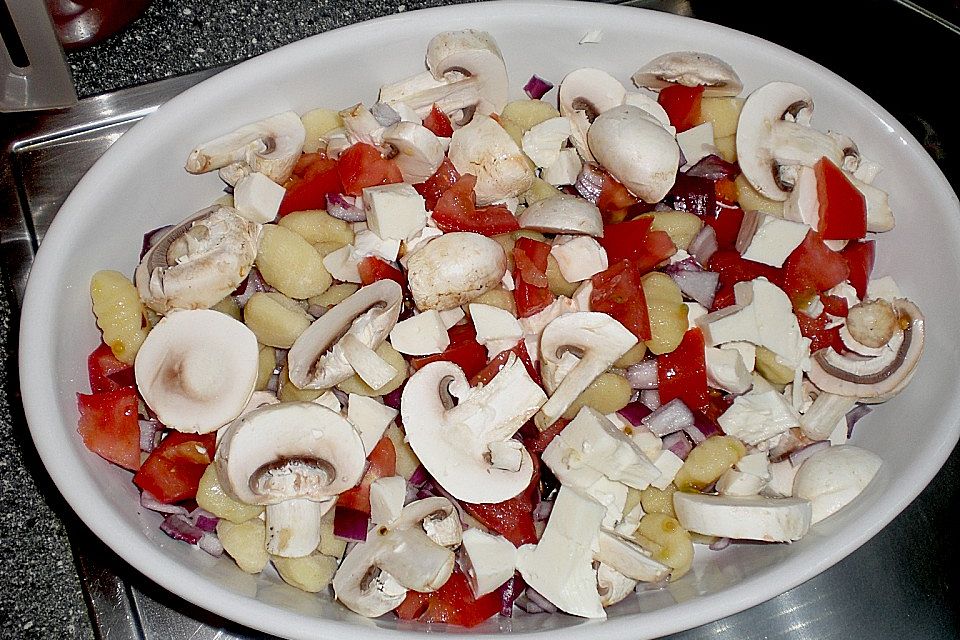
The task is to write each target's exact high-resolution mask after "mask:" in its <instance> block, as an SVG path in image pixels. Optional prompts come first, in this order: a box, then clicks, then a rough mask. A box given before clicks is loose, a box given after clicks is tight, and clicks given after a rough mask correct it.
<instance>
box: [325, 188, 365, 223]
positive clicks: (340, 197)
mask: <svg viewBox="0 0 960 640" xmlns="http://www.w3.org/2000/svg"><path fill="white" fill-rule="evenodd" d="M327 213H328V214H330V215H331V216H332V217H334V218H337V219H338V220H343V221H344V222H363V221H365V220H366V219H367V212H366V211H364V210H363V207H358V206H357V199H356V198H354V197H352V196H348V195H344V194H342V193H328V194H327Z"/></svg>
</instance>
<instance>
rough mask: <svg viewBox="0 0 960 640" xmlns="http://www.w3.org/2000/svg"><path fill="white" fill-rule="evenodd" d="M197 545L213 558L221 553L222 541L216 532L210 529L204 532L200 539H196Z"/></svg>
mask: <svg viewBox="0 0 960 640" xmlns="http://www.w3.org/2000/svg"><path fill="white" fill-rule="evenodd" d="M197 546H198V547H200V548H201V549H203V550H204V551H206V552H207V553H209V554H210V555H212V556H213V557H214V558H219V557H220V556H222V555H223V543H222V542H220V538H219V537H217V534H216V533H213V532H210V531H207V532H204V534H203V536H201V537H200V540H198V541H197Z"/></svg>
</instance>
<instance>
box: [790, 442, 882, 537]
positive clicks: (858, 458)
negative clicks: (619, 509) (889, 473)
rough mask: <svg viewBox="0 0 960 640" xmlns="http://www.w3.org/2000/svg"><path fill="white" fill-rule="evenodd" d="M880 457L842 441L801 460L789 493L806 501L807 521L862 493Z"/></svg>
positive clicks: (846, 502)
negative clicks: (809, 517)
mask: <svg viewBox="0 0 960 640" xmlns="http://www.w3.org/2000/svg"><path fill="white" fill-rule="evenodd" d="M881 464H882V461H881V460H880V457H879V456H877V455H875V454H873V453H871V452H870V451H867V450H866V449H861V448H859V447H855V446H853V445H849V444H844V445H839V446H834V447H828V448H827V449H824V450H823V451H818V452H817V453H815V454H813V455H812V456H810V457H809V458H807V459H806V460H804V461H803V464H802V465H800V469H799V470H798V471H797V475H796V476H795V477H794V480H793V495H794V497H797V498H803V499H805V500H809V501H810V503H811V507H812V509H813V517H812V518H811V524H813V523H817V522H819V521H821V520H823V519H824V518H826V517H827V516H829V515H831V514H833V513H835V512H837V511H839V510H840V508H841V507H843V506H845V505H846V504H848V503H849V502H850V501H852V500H853V499H854V498H856V497H857V496H858V495H860V492H862V491H863V490H864V489H865V488H866V487H867V485H868V484H870V480H872V479H873V476H874V475H876V473H877V471H878V470H879V469H880V465H881Z"/></svg>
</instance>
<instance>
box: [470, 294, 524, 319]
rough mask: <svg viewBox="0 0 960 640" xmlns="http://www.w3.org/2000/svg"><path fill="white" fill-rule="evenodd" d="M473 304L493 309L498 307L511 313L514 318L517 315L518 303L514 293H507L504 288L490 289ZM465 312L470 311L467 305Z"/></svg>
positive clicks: (472, 301) (473, 301)
mask: <svg viewBox="0 0 960 640" xmlns="http://www.w3.org/2000/svg"><path fill="white" fill-rule="evenodd" d="M470 303H471V304H488V305H490V306H491V307H497V308H498V309H503V310H504V311H509V312H510V313H512V314H513V315H514V316H516V315H517V301H516V300H515V299H514V297H513V292H512V291H507V290H506V289H504V288H503V287H497V288H496V289H490V290H489V291H486V292H484V293H483V294H481V295H480V296H479V297H477V298H475V299H473V300H471V301H470ZM464 311H468V309H467V305H464Z"/></svg>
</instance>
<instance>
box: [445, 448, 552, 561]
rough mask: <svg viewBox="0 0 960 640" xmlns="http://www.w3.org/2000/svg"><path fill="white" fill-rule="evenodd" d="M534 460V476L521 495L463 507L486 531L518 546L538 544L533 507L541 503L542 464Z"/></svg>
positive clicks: (533, 457)
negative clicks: (539, 498) (501, 500)
mask: <svg viewBox="0 0 960 640" xmlns="http://www.w3.org/2000/svg"><path fill="white" fill-rule="evenodd" d="M531 458H532V459H533V477H531V478H530V484H529V485H527V488H526V489H524V490H523V491H522V492H520V494H519V495H517V496H514V497H513V498H510V499H509V500H504V501H503V502H494V503H490V504H474V503H472V502H463V501H461V502H460V504H461V505H462V506H463V508H464V510H465V511H466V512H467V513H469V514H470V515H471V516H473V517H474V518H476V519H477V520H479V521H480V523H481V524H482V525H483V526H485V527H486V528H488V529H490V530H491V531H494V532H496V533H499V534H500V535H502V536H503V537H504V538H506V539H507V540H509V541H510V542H512V543H513V545H514V546H516V547H519V546H521V545H524V544H532V543H535V542H536V541H537V530H536V527H534V524H533V508H534V506H535V505H536V504H537V502H538V497H539V493H540V461H539V458H538V457H537V456H535V455H534V456H531Z"/></svg>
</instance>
